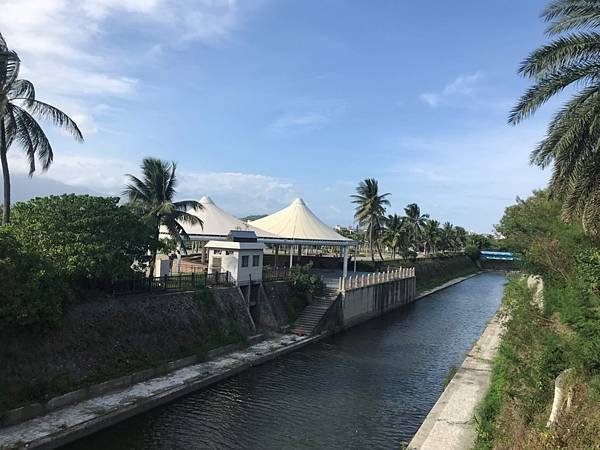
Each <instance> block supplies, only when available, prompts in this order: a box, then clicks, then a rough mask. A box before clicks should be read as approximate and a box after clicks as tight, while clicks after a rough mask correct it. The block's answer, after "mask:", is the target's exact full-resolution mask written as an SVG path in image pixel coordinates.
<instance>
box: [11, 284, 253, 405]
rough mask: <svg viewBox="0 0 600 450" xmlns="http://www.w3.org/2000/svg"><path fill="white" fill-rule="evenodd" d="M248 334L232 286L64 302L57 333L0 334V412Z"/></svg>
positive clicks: (242, 307)
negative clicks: (67, 304)
mask: <svg viewBox="0 0 600 450" xmlns="http://www.w3.org/2000/svg"><path fill="white" fill-rule="evenodd" d="M254 331H255V330H254V325H253V323H252V320H251V318H250V317H249V314H248V310H247V307H246V305H245V302H244V299H243V297H241V295H240V294H239V291H238V290H237V289H236V288H230V289H215V290H207V291H199V292H196V293H193V292H188V293H173V294H162V295H140V296H134V297H121V298H108V299H104V300H102V301H94V302H88V303H81V304H77V305H72V307H71V308H70V309H69V311H68V312H67V314H66V316H65V320H64V323H63V325H62V326H61V327H60V328H57V329H54V330H51V331H49V332H46V333H44V334H27V333H20V334H17V335H15V334H12V335H3V336H0V340H1V342H2V345H1V346H0V361H2V364H0V386H2V389H0V411H2V410H5V409H9V408H14V407H16V406H19V405H21V404H25V403H29V402H33V401H44V400H45V399H47V398H49V397H52V396H55V395H59V394H62V393H65V392H69V391H71V390H74V389H78V388H80V387H85V386H87V385H89V384H93V383H97V382H101V381H104V380H108V379H111V378H116V377H119V376H121V375H124V374H127V373H130V372H132V371H135V370H140V369H145V368H149V367H153V366H156V365H159V364H161V363H164V362H166V361H168V360H173V359H176V358H180V357H184V356H189V355H193V354H200V355H202V354H205V353H206V352H207V351H208V350H210V349H211V348H215V347H219V346H222V345H226V344H229V343H232V342H239V341H240V340H243V339H245V337H246V336H248V335H249V334H251V333H253V332H254Z"/></svg>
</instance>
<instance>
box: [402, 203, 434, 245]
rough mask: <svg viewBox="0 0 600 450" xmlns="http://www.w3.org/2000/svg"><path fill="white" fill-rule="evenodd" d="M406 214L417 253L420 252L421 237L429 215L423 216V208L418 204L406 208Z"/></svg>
mask: <svg viewBox="0 0 600 450" xmlns="http://www.w3.org/2000/svg"><path fill="white" fill-rule="evenodd" d="M404 214H406V217H407V220H408V223H409V225H410V227H411V238H412V243H413V246H414V250H415V252H417V251H419V248H418V247H419V243H418V240H419V236H420V235H421V231H422V230H423V227H424V226H425V224H426V223H427V219H428V218H429V214H421V208H419V205H417V204H416V203H411V204H410V205H407V206H406V208H404Z"/></svg>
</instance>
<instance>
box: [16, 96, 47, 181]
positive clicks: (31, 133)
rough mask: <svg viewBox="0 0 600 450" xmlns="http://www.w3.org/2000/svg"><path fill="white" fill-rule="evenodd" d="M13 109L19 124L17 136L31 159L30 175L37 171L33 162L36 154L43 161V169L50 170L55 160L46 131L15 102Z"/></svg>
mask: <svg viewBox="0 0 600 450" xmlns="http://www.w3.org/2000/svg"><path fill="white" fill-rule="evenodd" d="M11 109H12V111H13V113H14V116H15V119H16V124H17V129H16V135H15V137H16V138H17V140H18V141H19V142H20V143H21V144H23V148H24V149H25V151H26V153H27V156H28V159H29V161H30V175H31V174H32V173H33V172H34V171H35V165H34V163H33V161H34V157H35V156H37V158H38V159H39V160H40V161H41V163H42V170H48V168H49V167H50V165H51V164H52V161H53V160H54V153H53V151H52V145H51V144H50V141H49V140H48V137H47V136H46V133H44V130H43V129H42V127H41V126H40V125H39V123H37V121H36V120H35V118H34V117H32V116H31V114H29V112H27V111H26V110H24V109H23V108H21V107H19V106H16V105H14V104H13V105H11Z"/></svg>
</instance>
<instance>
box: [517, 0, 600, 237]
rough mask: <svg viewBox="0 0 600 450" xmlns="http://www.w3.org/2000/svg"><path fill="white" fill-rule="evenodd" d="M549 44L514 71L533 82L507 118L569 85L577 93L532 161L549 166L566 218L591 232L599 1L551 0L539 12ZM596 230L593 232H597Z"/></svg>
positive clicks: (598, 212)
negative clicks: (549, 38) (546, 25)
mask: <svg viewBox="0 0 600 450" xmlns="http://www.w3.org/2000/svg"><path fill="white" fill-rule="evenodd" d="M542 17H543V18H544V20H545V21H546V22H548V23H549V25H548V28H547V30H546V32H547V34H548V36H551V37H552V38H553V40H552V41H551V42H550V43H549V44H546V45H544V46H542V47H540V48H538V49H537V50H535V51H534V52H533V53H531V54H530V55H529V56H528V57H527V58H526V59H525V61H523V63H522V64H521V67H520V69H519V72H520V73H521V74H522V75H523V76H525V77H528V78H531V79H532V80H533V83H534V84H533V86H532V87H531V88H530V89H529V90H528V91H527V92H526V93H525V94H524V95H523V97H522V98H521V99H520V101H519V103H518V104H517V105H516V106H515V108H514V109H513V111H512V112H511V115H510V117H509V122H510V123H512V124H516V123H518V122H520V121H521V120H523V119H524V118H526V117H528V116H529V115H531V114H533V113H535V112H536V111H537V109H538V108H539V107H540V106H541V105H542V104H544V103H545V102H546V101H548V100H549V99H550V98H551V97H553V96H554V95H556V94H557V93H560V92H561V91H563V90H564V89H565V88H567V87H569V86H574V87H575V89H576V90H577V92H576V94H575V95H574V96H573V97H572V98H571V99H570V100H569V101H568V102H567V103H565V105H563V107H562V108H561V109H560V110H559V111H558V112H557V113H556V115H555V116H554V118H553V119H552V121H551V122H550V124H549V126H548V131H547V134H546V137H545V138H544V140H543V141H542V142H541V143H540V144H539V145H538V146H537V148H536V149H535V150H534V151H533V152H532V154H531V163H532V164H536V165H538V166H541V167H547V166H548V165H550V164H551V163H554V169H553V173H552V176H551V179H550V192H551V194H552V195H555V196H557V197H559V198H561V199H562V200H563V215H564V217H565V218H566V219H567V220H572V219H574V218H575V217H577V216H580V217H581V219H582V221H583V225H584V227H586V229H588V231H589V229H590V227H592V226H593V225H596V226H597V224H598V221H599V220H600V183H599V182H598V180H599V179H600V178H599V177H600V153H599V152H598V151H597V148H598V145H599V144H600V114H599V113H600V78H599V77H598V74H599V72H600V31H599V30H598V29H599V28H600V2H598V1H593V0H554V1H552V2H551V3H550V5H549V6H548V7H547V8H546V9H545V10H544V12H543V13H542ZM596 231H598V230H596Z"/></svg>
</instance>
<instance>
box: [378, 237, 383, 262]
mask: <svg viewBox="0 0 600 450" xmlns="http://www.w3.org/2000/svg"><path fill="white" fill-rule="evenodd" d="M377 253H379V257H380V258H381V260H382V261H383V255H382V254H381V245H380V244H379V241H377Z"/></svg>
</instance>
